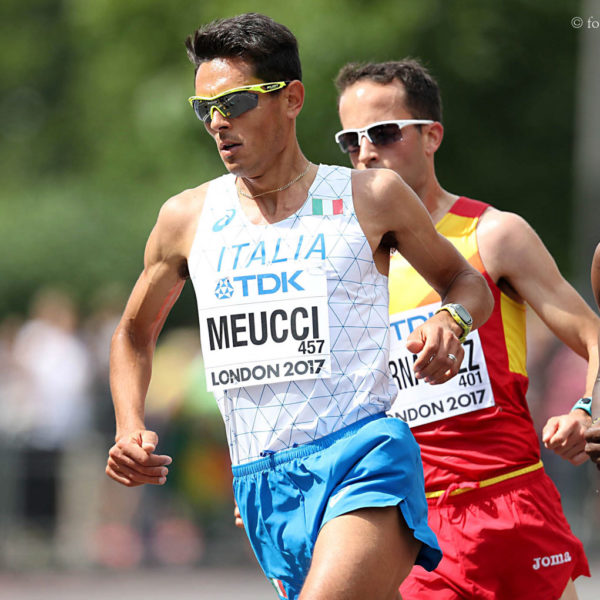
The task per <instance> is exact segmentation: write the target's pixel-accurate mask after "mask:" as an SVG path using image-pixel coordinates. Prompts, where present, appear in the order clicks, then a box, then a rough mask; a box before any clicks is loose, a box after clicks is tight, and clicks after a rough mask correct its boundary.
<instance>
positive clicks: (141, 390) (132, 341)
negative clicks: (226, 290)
mask: <svg viewBox="0 0 600 600" xmlns="http://www.w3.org/2000/svg"><path fill="white" fill-rule="evenodd" d="M189 196H190V193H187V194H182V195H181V196H178V197H175V198H172V199H171V200H169V202H167V203H166V204H165V205H164V206H163V208H162V209H161V212H160V214H159V217H158V220H157V223H156V225H155V227H154V229H153V230H152V233H151V234H150V237H149V239H148V243H147V245H146V251H145V254H144V270H143V271H142V274H141V275H140V277H139V279H138V281H137V282H136V284H135V286H134V288H133V291H132V293H131V296H130V297H129V301H128V302H127V306H126V308H125V311H124V313H123V316H122V318H121V320H120V322H119V325H118V326H117V329H116V331H115V333H114V335H113V339H112V344H111V357H110V385H111V392H112V397H113V403H114V407H115V418H116V436H115V445H114V446H113V447H112V448H111V450H110V452H109V459H108V464H107V468H106V472H107V474H108V475H109V476H110V477H112V478H113V479H115V480H116V481H118V482H119V483H122V484H124V485H128V486H132V485H140V484H142V483H159V484H160V483H164V480H165V476H166V467H165V465H167V464H169V463H170V462H171V460H170V458H169V457H167V456H160V455H156V454H154V450H155V448H156V445H157V443H158V436H157V435H156V433H154V432H151V431H147V430H146V428H145V424H144V405H145V399H146V393H147V390H148V385H149V383H150V376H151V373H152V357H153V354H154V348H155V346H156V340H157V338H158V335H159V333H160V331H161V329H162V327H163V325H164V322H165V320H166V318H167V315H168V314H169V311H170V309H171V308H172V306H173V304H174V303H175V301H176V300H177V298H178V297H179V294H180V293H181V290H182V289H183V286H184V284H185V277H186V274H187V270H186V269H187V267H186V260H187V253H188V251H189V247H190V245H191V241H192V240H191V238H192V236H193V230H194V228H193V225H194V224H195V222H196V218H194V217H195V216H196V215H195V214H194V212H193V207H194V202H193V199H192V198H190V197H189ZM196 212H197V211H196Z"/></svg>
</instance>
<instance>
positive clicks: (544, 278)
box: [477, 209, 600, 464]
mask: <svg viewBox="0 0 600 600" xmlns="http://www.w3.org/2000/svg"><path fill="white" fill-rule="evenodd" d="M477 234H478V241H479V249H480V254H481V258H482V260H483V263H484V265H485V266H486V269H487V271H488V273H489V274H490V276H491V277H492V278H493V279H494V280H495V281H496V282H497V283H498V285H500V286H501V288H502V289H503V290H504V291H506V292H507V293H508V294H509V295H511V296H512V297H513V298H514V299H516V300H521V301H525V302H527V303H528V304H529V305H530V306H531V307H532V308H533V310H535V312H536V313H537V314H538V315H539V316H540V317H541V318H542V320H543V321H544V322H545V323H546V325H547V326H548V327H549V328H550V329H551V330H552V332H553V333H554V334H555V335H556V336H557V337H558V338H559V339H560V340H561V341H562V342H564V343H565V344H566V345H568V346H569V347H570V348H572V349H573V350H574V351H575V352H577V353H578V354H579V355H580V356H582V357H583V358H585V359H586V360H587V361H588V371H587V377H586V384H585V393H586V395H591V394H592V389H593V386H594V381H595V378H596V374H597V371H598V330H599V327H600V320H599V319H598V317H597V316H596V315H595V313H594V312H593V311H592V310H591V309H590V307H589V306H588V305H587V304H586V303H585V301H584V300H583V299H582V298H581V296H580V295H579V294H578V293H577V292H576V291H575V289H574V288H573V287H572V286H571V285H570V284H569V283H568V282H567V281H566V280H565V279H564V277H563V276H562V275H561V273H560V271H559V270H558V267H557V266H556V263H555V262H554V259H553V258H552V256H551V255H550V253H549V252H548V250H547V249H546V247H545V246H544V244H543V243H542V241H541V240H540V238H539V237H538V236H537V234H536V233H535V231H534V230H533V229H532V228H531V227H530V226H529V225H528V224H527V222H526V221H525V220H523V219H522V218H521V217H519V216H517V215H514V214H511V213H504V212H501V211H497V210H494V209H488V211H487V212H486V213H485V214H484V216H483V218H482V219H481V223H480V225H479V227H478V229H477ZM575 400H576V398H573V399H568V401H567V403H573V402H574V401H575ZM589 421H590V419H589V416H588V415H587V414H586V413H585V412H584V411H580V410H577V411H574V412H573V413H568V414H565V415H561V416H559V417H553V418H552V419H550V420H549V421H548V423H547V424H546V426H545V427H544V431H543V441H544V443H545V445H546V446H547V447H548V448H551V449H553V450H555V451H556V452H557V453H558V454H560V455H561V456H563V457H564V458H567V459H569V460H571V461H572V462H574V463H576V464H579V463H580V462H582V461H583V460H585V455H584V454H583V453H582V451H583V438H582V436H583V432H584V431H585V429H586V428H587V427H588V426H589Z"/></svg>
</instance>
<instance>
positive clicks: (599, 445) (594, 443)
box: [585, 244, 600, 470]
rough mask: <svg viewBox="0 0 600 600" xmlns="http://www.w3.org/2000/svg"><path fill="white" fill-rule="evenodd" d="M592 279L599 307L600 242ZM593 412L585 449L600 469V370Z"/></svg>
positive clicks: (593, 265) (593, 260)
mask: <svg viewBox="0 0 600 600" xmlns="http://www.w3.org/2000/svg"><path fill="white" fill-rule="evenodd" d="M590 279H591V281H592V291H593V292H594V299H595V300H596V304H597V306H598V308H600V244H598V245H597V246H596V250H595V252H594V257H593V258H592V268H591V271H590ZM593 398H594V401H593V406H592V414H593V415H594V421H593V423H592V426H591V427H590V428H589V429H588V430H587V431H586V432H585V441H586V442H587V443H586V445H585V451H586V453H587V455H588V456H589V457H590V459H591V460H592V461H593V462H595V463H596V467H597V468H598V469H599V470H600V418H599V417H600V371H599V373H598V377H597V378H596V383H595V385H594V394H593Z"/></svg>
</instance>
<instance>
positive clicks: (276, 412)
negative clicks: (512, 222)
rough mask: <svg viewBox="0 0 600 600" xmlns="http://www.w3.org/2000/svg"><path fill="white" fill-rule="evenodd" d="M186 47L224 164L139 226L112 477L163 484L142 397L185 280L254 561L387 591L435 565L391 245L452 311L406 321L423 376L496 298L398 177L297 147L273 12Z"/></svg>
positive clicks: (453, 360)
mask: <svg viewBox="0 0 600 600" xmlns="http://www.w3.org/2000/svg"><path fill="white" fill-rule="evenodd" d="M186 45H187V49H188V54H189V56H190V59H191V60H192V62H193V63H194V65H195V67H196V75H195V91H196V95H195V96H193V97H192V98H190V103H191V104H192V106H193V108H194V111H195V113H196V115H197V116H198V118H199V119H200V120H201V121H202V122H203V125H204V128H205V129H206V131H207V132H208V133H209V135H210V136H211V137H212V138H213V139H214V141H215V143H216V145H217V150H218V152H219V155H220V156H221V158H222V160H223V162H224V164H225V166H226V168H227V170H228V171H229V173H228V174H226V175H224V176H222V177H220V178H217V179H215V180H212V181H210V182H208V183H205V184H202V185H200V186H199V187H196V188H194V189H190V190H186V191H184V192H182V193H181V194H179V195H177V196H174V197H173V198H171V199H170V200H168V201H167V202H166V204H165V205H164V206H163V207H162V209H161V211H160V214H159V217H158V221H157V223H156V226H155V227H154V229H153V231H152V233H151V235H150V238H149V240H148V244H147V247H146V252H145V262H144V270H143V272H142V274H141V276H140V278H139V279H138V281H137V283H136V285H135V287H134V289H133V292H132V294H131V296H130V299H129V301H128V303H127V306H126V308H125V312H124V314H123V317H122V319H121V321H120V324H119V326H118V327H117V330H116V332H115V334H114V338H113V343H112V348H111V387H112V393H113V400H114V405H115V413H116V422H117V433H116V443H115V445H114V446H113V447H112V448H111V450H110V452H109V458H108V464H107V469H106V470H107V474H108V475H109V476H110V477H112V478H113V479H115V480H116V481H118V482H120V483H122V484H123V485H126V486H134V485H140V484H143V483H154V484H162V483H164V481H165V478H166V475H167V467H166V465H168V464H169V463H170V458H169V457H167V456H164V455H157V454H155V449H156V446H157V443H158V436H157V434H156V433H155V432H152V431H148V430H146V428H145V426H144V398H145V394H146V390H147V387H148V381H149V379H150V372H151V363H152V354H153V350H154V347H155V342H156V338H157V336H158V334H159V332H160V330H161V328H162V326H163V324H164V321H165V319H166V317H167V314H168V312H169V310H170V308H171V307H172V305H173V303H174V302H175V301H176V299H177V297H178V296H179V293H180V292H181V289H182V287H183V285H184V283H185V280H186V279H187V278H188V276H189V277H190V278H191V279H192V282H193V284H194V289H195V291H196V295H197V300H198V311H199V318H200V332H201V338H202V347H203V357H204V361H205V365H206V369H207V381H208V385H209V387H210V389H212V391H213V392H214V393H215V395H216V398H217V402H218V404H219V407H220V409H221V411H222V414H223V418H224V421H225V426H226V429H227V435H228V441H229V446H230V452H231V459H232V463H233V472H234V493H235V498H236V502H237V504H238V506H239V508H240V511H241V514H242V517H243V520H244V522H245V524H246V530H247V532H248V535H249V537H250V541H251V544H252V546H253V548H254V551H255V553H256V555H257V558H258V560H259V562H260V564H261V566H262V568H263V570H264V571H265V574H266V575H267V577H268V578H269V579H270V580H271V581H272V583H273V585H274V586H275V588H276V589H277V592H278V593H279V595H280V597H281V598H289V599H295V598H301V599H302V600H308V599H309V598H310V599H311V600H320V599H323V600H325V599H327V600H335V599H340V600H341V599H342V598H343V599H344V600H351V599H357V600H358V599H360V600H364V599H365V598H370V599H373V600H379V599H381V600H388V599H389V600H392V599H395V598H397V595H398V586H399V584H400V582H401V581H402V580H403V578H404V577H405V576H406V575H407V574H408V572H409V571H410V569H411V567H412V566H413V564H414V563H415V561H416V563H417V564H421V565H423V566H424V567H425V568H427V569H432V568H434V567H435V566H436V564H437V563H438V561H439V559H440V552H439V549H438V547H437V543H436V541H435V537H434V536H433V534H432V533H431V531H430V530H429V528H428V526H427V508H426V502H425V498H424V492H423V480H422V477H421V473H422V466H421V463H420V458H419V451H418V447H417V445H416V443H415V442H414V438H413V437H412V435H411V434H410V430H409V429H408V427H407V426H406V424H405V423H403V422H402V421H401V420H400V419H394V418H385V413H386V411H387V410H388V409H389V407H390V405H391V401H392V400H393V397H394V395H395V389H394V386H393V383H392V382H391V380H390V377H389V370H388V336H389V318H388V292H387V277H386V275H387V271H388V266H389V257H390V248H392V247H395V248H397V250H398V251H399V252H400V253H401V254H402V255H403V256H405V257H406V259H407V260H408V261H409V262H410V263H411V264H413V265H414V266H415V268H416V269H417V270H418V271H419V272H420V273H421V274H422V275H423V276H424V277H425V279H426V280H427V281H428V282H429V283H430V285H432V287H433V288H434V289H436V290H437V292H438V293H439V294H440V296H442V297H443V298H444V301H445V302H447V303H448V304H451V305H452V306H455V305H456V306H461V307H462V308H460V310H461V316H458V317H457V316H453V315H452V314H451V312H450V310H451V309H448V310H446V309H444V310H442V311H440V312H439V313H437V314H435V315H433V316H432V318H430V319H428V320H427V321H426V322H425V323H423V324H422V325H421V326H420V327H419V328H417V329H415V331H414V332H413V334H412V335H411V338H410V340H409V341H408V343H409V346H410V348H411V349H412V350H413V351H414V352H416V353H417V354H418V359H417V361H416V363H415V368H416V370H417V372H418V374H419V375H418V376H419V377H420V378H422V379H423V380H425V381H430V382H432V383H441V382H444V381H446V380H448V378H450V377H451V376H453V375H455V374H456V372H457V371H458V368H459V365H460V362H461V360H462V356H463V350H462V347H461V344H460V342H459V339H458V336H459V335H462V332H463V331H464V330H465V329H468V328H469V327H470V326H471V323H470V321H471V318H472V320H473V326H477V325H480V324H481V323H482V322H483V321H484V320H485V319H486V318H487V316H488V314H489V313H490V311H491V307H492V303H493V300H492V297H491V294H490V292H489V289H488V287H487V285H486V283H485V280H484V279H483V278H482V277H481V275H480V274H479V273H477V271H476V270H475V269H473V268H472V267H471V266H470V265H469V264H468V263H467V262H466V261H465V260H464V258H463V257H462V256H461V255H460V254H459V253H458V252H456V251H455V249H454V248H453V246H452V245H451V244H450V243H449V242H448V241H447V240H445V239H444V238H443V236H440V235H439V234H438V233H437V232H436V231H435V228H434V227H433V225H432V223H431V219H430V218H429V216H428V215H427V211H425V210H424V209H423V207H422V205H421V203H420V202H419V199H418V198H417V196H416V195H415V194H414V193H413V192H412V191H411V190H410V188H409V187H408V186H406V185H405V184H404V182H403V181H402V180H401V178H400V177H398V176H397V175H396V174H395V173H393V172H392V171H386V170H380V171H370V172H354V171H351V170H350V169H347V168H345V167H332V166H325V165H320V166H317V165H313V164H312V163H311V162H309V161H308V160H307V159H306V158H305V157H304V155H303V154H302V151H301V149H300V147H299V145H298V142H297V139H296V132H295V121H296V117H297V115H298V113H299V112H300V109H301V108H302V104H303V99H304V87H303V85H302V83H301V69H300V61H299V57H298V48H297V43H296V39H295V38H294V36H293V35H292V33H291V32H290V31H289V30H288V29H287V28H286V27H284V26H282V25H280V24H277V23H275V22H274V21H272V20H271V19H269V18H268V17H265V16H262V15H257V14H245V15H241V16H238V17H234V18H231V19H224V20H222V21H216V22H213V23H210V24H208V25H206V26H204V27H202V28H200V29H199V30H197V31H196V32H195V33H194V34H193V35H192V36H190V37H189V38H188V39H187V41H186ZM398 198H401V199H402V202H397V201H396V200H397V199H398ZM398 509H400V510H398ZM356 565H361V567H363V568H361V569H357V568H356Z"/></svg>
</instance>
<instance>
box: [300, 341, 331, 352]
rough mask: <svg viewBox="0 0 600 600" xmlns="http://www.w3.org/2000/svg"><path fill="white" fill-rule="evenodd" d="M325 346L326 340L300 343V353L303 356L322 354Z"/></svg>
mask: <svg viewBox="0 0 600 600" xmlns="http://www.w3.org/2000/svg"><path fill="white" fill-rule="evenodd" d="M323 344H325V340H308V341H307V342H300V345H299V346H298V352H300V353H302V354H321V351H322V350H323Z"/></svg>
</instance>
